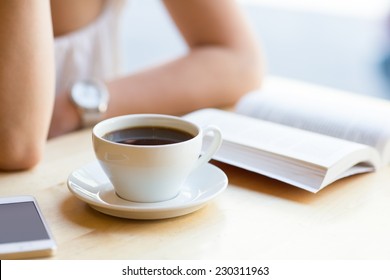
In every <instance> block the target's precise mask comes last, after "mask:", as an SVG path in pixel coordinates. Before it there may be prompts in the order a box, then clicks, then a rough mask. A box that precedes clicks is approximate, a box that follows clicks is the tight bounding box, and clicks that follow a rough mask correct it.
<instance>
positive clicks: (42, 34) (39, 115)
mask: <svg viewBox="0 0 390 280" xmlns="http://www.w3.org/2000/svg"><path fill="white" fill-rule="evenodd" d="M53 56H54V54H53V34H52V25H51V15H50V2H49V0H32V1H13V0H5V1H1V2H0V130H1V132H2V133H1V134H0V169H3V170H15V169H25V168H29V167H32V166H34V165H35V164H36V163H37V162H38V161H39V159H40V157H41V155H42V153H43V147H44V144H45V142H46V138H47V133H48V127H49V123H50V118H51V113H52V107H53V100H54V83H55V77H54V75H55V74H54V57H53Z"/></svg>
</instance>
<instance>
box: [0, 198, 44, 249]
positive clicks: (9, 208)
mask: <svg viewBox="0 0 390 280" xmlns="http://www.w3.org/2000/svg"><path fill="white" fill-rule="evenodd" d="M49 238H50V237H49V235H48V233H47V231H46V229H45V225H44V223H43V221H42V219H41V217H40V215H39V213H38V210H37V209H36V207H35V204H34V202H32V201H26V202H17V203H5V204H0V244H1V243H13V242H25V241H35V240H42V239H49Z"/></svg>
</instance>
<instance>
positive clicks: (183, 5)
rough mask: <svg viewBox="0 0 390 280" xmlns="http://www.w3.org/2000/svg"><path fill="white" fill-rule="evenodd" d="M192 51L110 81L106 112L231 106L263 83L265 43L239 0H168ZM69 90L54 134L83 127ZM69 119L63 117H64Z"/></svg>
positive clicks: (59, 107) (60, 106)
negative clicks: (259, 39) (255, 33)
mask: <svg viewBox="0 0 390 280" xmlns="http://www.w3.org/2000/svg"><path fill="white" fill-rule="evenodd" d="M164 3H165V5H166V7H167V9H168V11H169V12H170V14H171V16H172V18H173V20H174V21H175V23H176V24H177V26H178V28H179V30H180V31H181V33H182V35H183V37H184V38H185V40H186V42H187V44H188V46H189V52H188V53H187V54H186V55H185V56H183V57H179V58H177V59H175V60H173V61H171V62H168V63H165V64H162V65H158V66H156V67H153V68H149V69H146V70H143V71H141V72H138V73H135V74H133V75H131V76H127V77H123V78H121V79H117V80H114V81H110V82H108V83H107V86H108V89H109V91H110V104H109V108H108V111H107V113H106V115H105V117H112V116H116V115H122V114H129V113H147V112H153V113H166V114H177V115H179V114H183V113H187V112H189V111H192V110H195V109H199V108H204V107H219V106H229V105H232V104H234V103H235V102H236V101H237V100H238V99H239V98H240V97H241V96H242V95H243V94H245V93H246V92H248V91H250V90H252V89H254V88H256V87H258V86H259V85H260V83H261V78H262V71H263V69H262V60H261V57H260V51H259V46H258V44H257V42H256V40H255V38H254V36H253V34H252V33H251V31H250V29H249V27H248V26H247V23H246V21H245V19H244V16H243V15H242V14H241V12H240V10H239V8H238V7H237V5H236V2H235V0H212V1H210V0H185V1H183V0H165V1H164ZM68 94H69V93H66V94H64V95H60V96H58V97H57V101H56V107H55V113H54V119H53V120H54V122H53V124H52V129H51V136H56V135H59V134H62V133H64V132H67V131H71V130H74V129H76V128H78V127H79V123H80V122H79V120H78V117H77V112H76V110H75V109H74V106H73V105H72V104H71V103H70V101H69V97H67V95H68ZM64 115H66V117H65V119H66V120H67V122H66V123H65V122H62V123H61V117H60V116H62V118H64Z"/></svg>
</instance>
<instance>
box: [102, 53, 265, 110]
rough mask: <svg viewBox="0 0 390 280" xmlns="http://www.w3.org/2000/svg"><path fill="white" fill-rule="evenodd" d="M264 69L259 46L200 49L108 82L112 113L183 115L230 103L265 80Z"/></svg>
mask: <svg viewBox="0 0 390 280" xmlns="http://www.w3.org/2000/svg"><path fill="white" fill-rule="evenodd" d="M261 72H262V65H261V60H260V58H259V53H258V52H257V51H256V50H253V51H247V52H245V51H240V50H235V49H229V48H225V47H219V46H205V47H199V48H195V49H194V50H193V51H191V52H190V53H189V54H188V55H186V56H184V57H182V58H179V59H177V60H174V61H172V62H170V63H168V64H164V65H161V66H157V67H155V68H153V69H146V70H144V71H142V72H139V73H137V74H135V75H132V76H128V77H124V78H123V79H119V80H116V81H113V82H111V83H109V84H108V86H109V89H110V93H111V102H110V107H109V110H108V112H107V117H111V116H114V115H119V114H128V113H139V112H154V113H168V114H182V113H186V112H189V111H192V110H195V109H199V108H203V107H217V106H229V105H232V104H234V103H235V102H236V101H237V100H238V99H239V98H240V97H241V96H242V95H243V94H245V93H246V92H247V91H250V90H252V89H254V88H256V87H258V86H259V85H260V83H261V79H262V73H261Z"/></svg>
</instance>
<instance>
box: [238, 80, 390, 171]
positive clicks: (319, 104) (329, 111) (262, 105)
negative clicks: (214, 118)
mask: <svg viewBox="0 0 390 280" xmlns="http://www.w3.org/2000/svg"><path fill="white" fill-rule="evenodd" d="M310 89H311V90H310ZM236 111H237V113H239V114H244V115H248V116H251V117H254V118H259V119H262V120H267V121H271V122H275V123H280V124H284V125H287V126H292V127H297V128H300V129H304V130H308V131H313V132H317V133H321V134H326V135H329V136H333V137H337V138H341V139H346V140H350V141H353V142H357V143H361V144H366V145H369V146H372V147H374V148H375V149H377V150H378V151H379V153H380V154H381V155H382V157H383V158H382V160H383V162H384V163H389V162H390V102H388V101H385V100H377V99H375V98H370V97H366V96H360V95H355V94H348V93H344V92H338V91H335V90H326V88H322V87H318V88H317V87H315V86H313V87H310V88H308V89H305V90H303V91H301V92H298V91H297V90H292V91H291V92H281V91H276V92H271V91H255V92H252V93H249V94H247V95H246V96H244V97H243V98H242V99H241V101H240V102H239V103H238V105H237V107H236Z"/></svg>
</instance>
